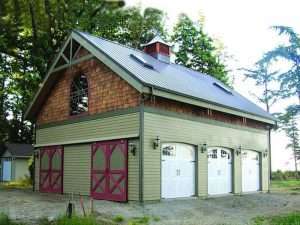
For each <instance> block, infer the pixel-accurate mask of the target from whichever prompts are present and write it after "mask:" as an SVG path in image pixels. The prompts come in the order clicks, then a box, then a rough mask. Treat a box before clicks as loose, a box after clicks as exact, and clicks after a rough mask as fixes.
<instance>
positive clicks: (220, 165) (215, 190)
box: [208, 147, 232, 195]
mask: <svg viewBox="0 0 300 225" xmlns="http://www.w3.org/2000/svg"><path fill="white" fill-rule="evenodd" d="M230 192H232V156H231V150H229V149H226V148H219V147H213V148H209V149H208V194H209V195H219V194H227V193H230Z"/></svg>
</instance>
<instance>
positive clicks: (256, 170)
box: [242, 150, 260, 192]
mask: <svg viewBox="0 0 300 225" xmlns="http://www.w3.org/2000/svg"><path fill="white" fill-rule="evenodd" d="M259 190H260V155H259V153H258V152H255V151H251V150H243V151H242V191H243V192H255V191H259Z"/></svg>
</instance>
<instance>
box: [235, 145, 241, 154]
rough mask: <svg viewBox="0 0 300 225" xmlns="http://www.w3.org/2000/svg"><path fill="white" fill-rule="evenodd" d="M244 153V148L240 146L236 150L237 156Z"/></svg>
mask: <svg viewBox="0 0 300 225" xmlns="http://www.w3.org/2000/svg"><path fill="white" fill-rule="evenodd" d="M241 153H242V146H239V147H238V148H237V149H236V150H235V154H236V155H240V154H241Z"/></svg>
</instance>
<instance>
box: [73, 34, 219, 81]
mask: <svg viewBox="0 0 300 225" xmlns="http://www.w3.org/2000/svg"><path fill="white" fill-rule="evenodd" d="M73 31H74V32H76V33H84V34H87V35H89V36H92V37H95V38H99V39H101V40H104V41H107V42H111V43H113V44H117V45H119V46H121V47H125V48H128V49H131V50H134V51H137V52H139V53H141V54H143V55H147V56H150V55H149V54H147V53H146V52H144V51H142V50H140V49H138V48H133V47H131V46H128V45H125V44H122V43H119V42H117V41H113V40H110V39H107V38H103V37H100V36H96V35H94V34H91V33H88V32H86V31H80V30H73ZM153 59H154V60H156V61H159V60H158V59H156V58H154V57H153ZM159 62H161V61H159ZM162 63H163V62H162ZM170 64H173V65H176V66H179V67H182V68H184V69H186V70H189V71H192V72H196V73H198V74H200V75H204V76H208V77H211V78H213V79H215V80H217V81H219V80H218V79H216V78H214V77H213V76H212V75H209V74H207V73H203V72H199V71H197V70H195V69H192V68H189V67H186V66H184V65H181V64H178V63H174V62H170ZM222 83H223V82H222Z"/></svg>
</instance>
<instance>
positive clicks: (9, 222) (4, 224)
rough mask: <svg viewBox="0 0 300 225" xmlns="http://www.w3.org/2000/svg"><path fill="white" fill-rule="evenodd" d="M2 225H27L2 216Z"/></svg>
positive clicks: (0, 215)
mask: <svg viewBox="0 0 300 225" xmlns="http://www.w3.org/2000/svg"><path fill="white" fill-rule="evenodd" d="M0 225H25V224H24V223H17V222H13V221H12V220H11V219H10V218H9V217H8V216H7V215H5V214H2V213H1V214H0Z"/></svg>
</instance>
